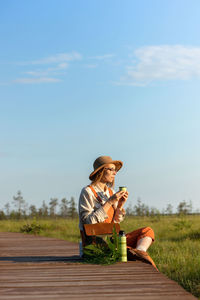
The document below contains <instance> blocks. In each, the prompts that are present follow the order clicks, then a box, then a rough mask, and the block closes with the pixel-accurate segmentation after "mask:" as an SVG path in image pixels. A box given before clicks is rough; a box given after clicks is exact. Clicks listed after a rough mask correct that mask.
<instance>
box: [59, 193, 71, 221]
mask: <svg viewBox="0 0 200 300" xmlns="http://www.w3.org/2000/svg"><path fill="white" fill-rule="evenodd" d="M68 204H69V201H68V200H67V199H66V198H63V199H61V204H60V215H61V216H62V217H67V214H68Z"/></svg>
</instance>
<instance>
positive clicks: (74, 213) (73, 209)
mask: <svg viewBox="0 0 200 300" xmlns="http://www.w3.org/2000/svg"><path fill="white" fill-rule="evenodd" d="M77 215H78V213H77V210H76V202H75V199H74V197H71V200H70V201H69V209H68V216H69V217H70V218H75V217H77Z"/></svg>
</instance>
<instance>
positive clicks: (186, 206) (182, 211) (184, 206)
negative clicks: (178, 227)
mask: <svg viewBox="0 0 200 300" xmlns="http://www.w3.org/2000/svg"><path fill="white" fill-rule="evenodd" d="M191 212H192V202H191V200H190V201H189V203H187V202H186V201H185V200H183V201H181V202H180V203H179V205H178V207H177V213H178V214H179V215H187V214H190V213H191Z"/></svg>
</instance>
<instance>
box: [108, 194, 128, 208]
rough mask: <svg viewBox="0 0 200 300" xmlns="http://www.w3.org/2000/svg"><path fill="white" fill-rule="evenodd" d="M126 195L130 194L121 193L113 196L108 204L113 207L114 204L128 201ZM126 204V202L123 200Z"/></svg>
mask: <svg viewBox="0 0 200 300" xmlns="http://www.w3.org/2000/svg"><path fill="white" fill-rule="evenodd" d="M126 193H128V192H125V191H119V192H117V193H115V194H114V195H112V196H111V197H110V198H109V199H108V202H109V203H110V204H111V205H114V204H117V203H119V201H120V200H121V199H127V198H128V196H126ZM123 201H124V202H126V200H123Z"/></svg>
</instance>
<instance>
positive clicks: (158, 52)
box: [118, 45, 200, 86]
mask: <svg viewBox="0 0 200 300" xmlns="http://www.w3.org/2000/svg"><path fill="white" fill-rule="evenodd" d="M132 58H133V60H132V62H131V63H130V64H129V65H128V66H127V68H126V75H125V76H123V77H122V78H121V80H120V82H119V83H118V84H128V85H136V86H144V85H147V84H149V83H151V82H153V81H161V80H163V81H164V80H188V79H191V78H197V77H200V47H186V46H181V45H175V46H170V45H160V46H147V47H142V48H139V49H137V50H136V51H134V53H133V56H132Z"/></svg>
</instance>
